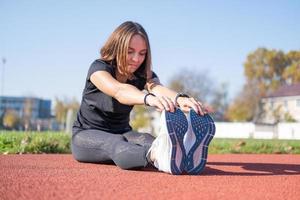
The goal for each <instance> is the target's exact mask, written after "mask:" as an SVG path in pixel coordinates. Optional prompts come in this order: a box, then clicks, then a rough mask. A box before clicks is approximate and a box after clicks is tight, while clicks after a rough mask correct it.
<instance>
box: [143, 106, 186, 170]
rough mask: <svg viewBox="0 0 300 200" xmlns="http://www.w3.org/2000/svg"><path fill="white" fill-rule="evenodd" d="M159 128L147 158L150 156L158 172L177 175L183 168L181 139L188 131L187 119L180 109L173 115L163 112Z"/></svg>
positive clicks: (183, 153) (183, 159) (183, 154)
mask: <svg viewBox="0 0 300 200" xmlns="http://www.w3.org/2000/svg"><path fill="white" fill-rule="evenodd" d="M160 126H161V128H160V132H159V135H158V136H157V138H156V139H155V140H154V141H153V143H152V145H151V147H150V150H149V153H148V157H149V154H151V158H152V159H153V160H152V161H153V164H154V166H155V167H156V168H157V169H159V170H160V171H164V172H167V173H170V174H174V175H179V174H181V173H182V172H183V170H184V168H185V156H186V154H185V149H184V145H183V137H184V135H185V133H186V132H187V130H188V122H187V119H186V117H185V115H184V113H183V112H182V111H181V110H180V109H176V111H175V112H174V113H172V112H167V111H163V112H162V115H161V124H160Z"/></svg>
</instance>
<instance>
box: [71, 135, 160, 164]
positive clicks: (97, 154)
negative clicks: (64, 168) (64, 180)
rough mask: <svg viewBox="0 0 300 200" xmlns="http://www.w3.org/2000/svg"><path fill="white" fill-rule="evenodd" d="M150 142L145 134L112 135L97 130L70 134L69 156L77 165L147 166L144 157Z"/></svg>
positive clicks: (150, 139)
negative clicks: (71, 135)
mask: <svg viewBox="0 0 300 200" xmlns="http://www.w3.org/2000/svg"><path fill="white" fill-rule="evenodd" d="M153 140H154V137H153V136H152V135H150V134H147V133H139V132H136V131H128V132H125V133H123V134H113V133H108V132H105V131H101V130H95V129H90V130H81V131H74V129H73V137H72V142H71V148H72V154H73V156H74V158H75V159H76V160H77V161H79V162H89V163H110V162H112V161H113V162H114V163H115V164H116V165H117V166H119V167H120V168H122V169H133V168H142V167H145V166H146V165H147V164H148V161H147V158H146V154H147V152H148V150H149V148H150V146H151V144H152V142H153Z"/></svg>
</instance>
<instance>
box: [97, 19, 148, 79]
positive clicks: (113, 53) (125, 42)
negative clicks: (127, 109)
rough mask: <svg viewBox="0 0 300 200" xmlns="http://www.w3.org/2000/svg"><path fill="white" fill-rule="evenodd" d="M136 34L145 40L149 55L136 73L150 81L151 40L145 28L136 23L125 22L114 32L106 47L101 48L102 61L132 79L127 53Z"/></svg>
mask: <svg viewBox="0 0 300 200" xmlns="http://www.w3.org/2000/svg"><path fill="white" fill-rule="evenodd" d="M136 34H138V35H140V36H142V37H143V38H144V40H145V42H146V48H147V53H146V56H145V60H144V61H143V63H142V64H141V66H140V67H139V68H138V70H137V71H136V72H135V75H138V76H141V77H144V78H146V79H147V80H149V79H150V78H151V76H152V72H151V65H152V63H151V50H150V43H149V38H148V35H147V33H146V31H145V30H144V28H143V27H142V26H141V25H140V24H138V23H136V22H131V21H127V22H124V23H122V24H121V25H120V26H119V27H117V28H116V29H115V30H114V32H113V33H112V34H111V35H110V37H109V38H108V40H107V41H106V43H105V44H104V46H103V47H102V48H101V51H100V54H101V59H102V60H104V61H106V62H109V63H110V64H111V65H113V66H116V67H117V69H118V70H119V72H120V73H121V74H123V75H125V76H127V77H131V76H132V75H133V74H131V73H130V72H128V70H127V52H128V48H129V42H130V39H131V38H132V36H134V35H136Z"/></svg>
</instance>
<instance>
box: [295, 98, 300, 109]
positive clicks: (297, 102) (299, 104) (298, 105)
mask: <svg viewBox="0 0 300 200" xmlns="http://www.w3.org/2000/svg"><path fill="white" fill-rule="evenodd" d="M296 105H297V107H300V99H297V101H296Z"/></svg>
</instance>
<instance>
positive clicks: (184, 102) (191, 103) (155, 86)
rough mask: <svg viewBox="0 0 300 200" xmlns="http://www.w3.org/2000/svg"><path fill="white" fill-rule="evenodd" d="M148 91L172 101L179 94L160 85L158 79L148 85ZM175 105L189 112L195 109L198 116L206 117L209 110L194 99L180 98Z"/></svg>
mask: <svg viewBox="0 0 300 200" xmlns="http://www.w3.org/2000/svg"><path fill="white" fill-rule="evenodd" d="M146 89H147V90H148V91H149V92H151V93H153V94H155V95H156V96H165V97H167V98H169V99H170V100H171V101H173V102H174V101H175V98H176V95H177V94H178V93H177V92H175V91H174V90H171V89H169V88H167V87H165V86H163V85H161V84H160V82H159V79H158V78H154V79H152V80H151V81H149V82H147V83H146ZM174 104H178V105H179V107H180V108H181V109H182V110H183V111H185V112H188V111H189V110H190V109H191V108H193V109H194V110H195V111H196V112H197V113H198V114H201V115H204V114H205V113H206V112H207V109H206V108H205V107H204V106H203V105H202V103H201V102H200V101H197V100H196V99H194V98H193V97H189V98H188V97H178V98H177V101H176V102H174Z"/></svg>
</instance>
